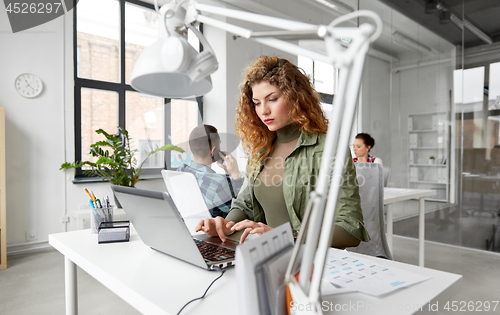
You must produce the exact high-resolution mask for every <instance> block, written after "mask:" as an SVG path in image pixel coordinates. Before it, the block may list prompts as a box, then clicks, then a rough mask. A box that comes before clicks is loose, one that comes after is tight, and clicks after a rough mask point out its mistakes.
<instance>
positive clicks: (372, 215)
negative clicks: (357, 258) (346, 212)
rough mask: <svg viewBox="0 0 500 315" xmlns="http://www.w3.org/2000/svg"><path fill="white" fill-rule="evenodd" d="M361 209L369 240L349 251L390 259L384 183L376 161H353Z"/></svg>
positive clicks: (379, 166) (380, 168)
mask: <svg viewBox="0 0 500 315" xmlns="http://www.w3.org/2000/svg"><path fill="white" fill-rule="evenodd" d="M355 165H356V176H357V179H358V183H359V195H360V197H361V209H362V210H363V219H364V223H365V228H366V229H367V231H368V234H369V235H370V238H371V240H370V241H369V242H361V244H359V246H358V247H350V248H348V250H349V251H353V252H357V253H361V254H367V255H372V256H377V257H385V258H388V259H392V255H391V252H390V250H389V246H388V244H387V237H386V234H385V222H384V185H383V171H382V166H381V165H380V164H377V163H355Z"/></svg>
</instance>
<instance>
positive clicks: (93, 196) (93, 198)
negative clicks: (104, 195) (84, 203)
mask: <svg viewBox="0 0 500 315" xmlns="http://www.w3.org/2000/svg"><path fill="white" fill-rule="evenodd" d="M91 193H92V201H93V202H96V199H95V195H94V192H93V191H92V192H91Z"/></svg>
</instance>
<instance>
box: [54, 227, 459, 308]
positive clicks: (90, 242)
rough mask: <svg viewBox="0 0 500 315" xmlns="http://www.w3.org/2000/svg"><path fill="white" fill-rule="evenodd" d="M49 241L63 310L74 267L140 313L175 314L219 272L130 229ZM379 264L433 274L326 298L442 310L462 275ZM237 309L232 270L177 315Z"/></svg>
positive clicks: (69, 304) (73, 302)
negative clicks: (58, 267)
mask: <svg viewBox="0 0 500 315" xmlns="http://www.w3.org/2000/svg"><path fill="white" fill-rule="evenodd" d="M49 243H50V245H52V246H53V247H54V248H56V249H57V250H58V251H59V252H61V253H62V254H63V255H64V256H65V263H66V264H65V268H66V314H77V313H78V294H77V279H76V265H78V266H79V267H80V268H81V269H83V270H85V271H86V272H87V273H88V274H90V275H91V276H92V277H94V278H95V279H97V280H98V281H99V282H101V283H102V284H103V285H104V286H106V287H107V288H109V289H110V290H111V291H113V292H114V293H116V294H117V295H118V296H119V297H121V298H122V299H123V300H124V301H126V302H127V303H129V304H130V305H131V306H133V307H134V308H136V309H137V310H138V311H139V312H141V313H143V314H155V315H156V314H177V312H178V311H179V310H180V309H181V308H182V306H183V305H184V304H185V303H186V302H188V301H189V300H191V299H193V298H197V297H199V296H202V295H203V293H204V292H205V290H206V288H207V287H208V285H209V284H210V283H211V282H212V280H214V279H215V278H216V277H217V276H218V275H219V273H218V272H210V271H205V270H203V269H201V268H198V267H195V266H191V265H189V264H187V263H184V262H182V261H179V260H177V259H175V258H172V257H169V256H167V255H164V254H161V253H159V252H156V251H154V250H152V249H150V248H149V247H147V246H146V245H144V243H143V242H142V241H141V240H140V238H139V236H138V235H137V233H136V232H135V231H134V230H133V229H132V231H131V237H130V242H127V243H114V244H97V235H92V234H90V230H80V231H73V232H67V233H59V234H51V235H49ZM353 254H354V253H353ZM357 255H359V254H357ZM370 259H374V260H377V259H379V258H374V257H370ZM382 262H383V263H384V264H386V265H390V266H395V267H398V268H402V269H406V270H409V271H413V272H418V273H421V274H424V275H428V276H431V277H432V279H430V280H427V281H424V282H422V283H418V284H416V285H414V286H411V287H409V288H406V289H401V290H398V291H396V292H395V293H393V294H389V295H388V296H385V297H382V298H379V297H372V296H368V295H365V294H361V293H347V294H340V295H333V296H329V297H326V298H325V300H326V301H330V302H332V303H333V304H332V305H334V306H335V305H340V306H344V305H347V306H349V305H350V304H351V305H352V303H354V304H356V305H360V304H358V303H363V305H364V307H363V308H359V309H358V312H356V314H384V315H387V314H398V315H404V314H413V313H414V312H415V310H416V308H419V307H420V306H423V310H428V305H427V303H428V302H429V301H430V302H431V304H432V303H435V302H436V301H438V302H439V305H440V307H441V309H442V306H443V305H444V303H446V301H447V300H449V299H450V298H451V297H452V296H454V295H455V294H456V293H458V291H459V290H460V287H461V280H462V276H460V275H456V274H451V273H447V272H442V271H437V270H432V269H426V268H421V267H417V266H413V265H408V264H403V263H398V262H394V261H389V260H385V259H384V260H382ZM237 312H238V298H237V286H236V274H235V270H234V268H231V269H228V270H227V272H226V273H225V274H224V276H223V277H222V278H221V279H219V280H217V281H216V282H215V283H214V285H213V286H212V288H210V290H209V291H208V293H207V295H206V296H205V298H204V299H203V300H201V301H196V302H193V303H191V304H190V305H189V306H187V307H186V308H185V309H184V310H183V311H182V313H181V314H182V315H187V314H237ZM348 313H349V314H351V313H352V312H348ZM335 314H339V313H338V312H337V313H335Z"/></svg>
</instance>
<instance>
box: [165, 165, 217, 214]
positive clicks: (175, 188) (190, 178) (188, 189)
mask: <svg viewBox="0 0 500 315" xmlns="http://www.w3.org/2000/svg"><path fill="white" fill-rule="evenodd" d="M161 175H162V176H163V180H164V181H165V185H166V186H167V191H168V193H169V194H170V197H171V198H172V200H173V201H174V204H175V206H176V207H177V210H179V212H180V214H181V216H182V217H183V218H184V219H199V220H203V219H209V218H211V217H212V215H211V214H210V211H208V207H207V204H206V203H205V199H203V195H202V194H201V190H200V187H199V186H198V181H197V180H196V177H195V176H194V175H193V174H191V173H187V172H177V171H169V170H162V171H161Z"/></svg>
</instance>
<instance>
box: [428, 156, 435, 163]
mask: <svg viewBox="0 0 500 315" xmlns="http://www.w3.org/2000/svg"><path fill="white" fill-rule="evenodd" d="M435 159H436V158H435V157H434V155H431V156H429V164H434V160H435Z"/></svg>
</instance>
